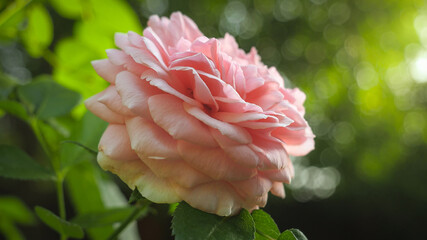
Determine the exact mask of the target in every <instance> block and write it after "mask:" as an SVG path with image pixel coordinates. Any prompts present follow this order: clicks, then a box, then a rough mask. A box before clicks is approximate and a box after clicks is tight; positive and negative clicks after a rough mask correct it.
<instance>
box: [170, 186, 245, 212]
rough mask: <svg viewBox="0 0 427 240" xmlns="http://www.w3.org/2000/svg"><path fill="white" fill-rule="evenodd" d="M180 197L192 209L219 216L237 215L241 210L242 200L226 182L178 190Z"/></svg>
mask: <svg viewBox="0 0 427 240" xmlns="http://www.w3.org/2000/svg"><path fill="white" fill-rule="evenodd" d="M176 190H177V192H178V194H179V196H180V197H182V198H183V199H184V201H186V202H187V203H188V204H190V205H191V206H192V207H194V208H197V209H201V210H203V211H205V212H208V213H213V214H217V215H219V216H230V215H234V214H236V213H237V212H238V211H239V210H240V209H241V208H242V205H241V204H240V203H241V202H242V199H241V198H240V197H239V196H238V195H237V194H236V193H235V190H234V189H233V188H232V187H231V186H230V185H229V184H227V183H226V182H223V181H215V182H211V183H207V184H203V185H200V186H197V187H195V188H191V189H187V188H176ZM212 193H215V194H212Z"/></svg>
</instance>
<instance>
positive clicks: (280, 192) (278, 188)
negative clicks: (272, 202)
mask: <svg viewBox="0 0 427 240" xmlns="http://www.w3.org/2000/svg"><path fill="white" fill-rule="evenodd" d="M270 191H271V193H272V194H274V195H275V196H278V197H280V198H285V187H284V186H283V183H281V182H273V186H272V187H271V190H270Z"/></svg>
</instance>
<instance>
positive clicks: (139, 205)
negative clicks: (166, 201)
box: [107, 201, 150, 240]
mask: <svg viewBox="0 0 427 240" xmlns="http://www.w3.org/2000/svg"><path fill="white" fill-rule="evenodd" d="M149 204H150V203H149V202H148V201H144V202H143V203H137V204H135V209H134V210H133V212H132V213H131V215H129V217H128V218H127V219H126V220H125V221H124V222H122V224H120V226H119V227H118V228H117V229H116V230H115V231H114V232H113V233H112V234H111V235H110V237H109V238H108V239H107V240H115V239H117V237H118V236H119V234H120V233H121V232H123V230H124V229H125V228H126V227H127V226H128V225H129V224H130V223H132V222H133V221H134V220H136V219H137V218H138V217H139V214H140V213H141V212H142V211H144V210H146V208H147V207H148V205H149Z"/></svg>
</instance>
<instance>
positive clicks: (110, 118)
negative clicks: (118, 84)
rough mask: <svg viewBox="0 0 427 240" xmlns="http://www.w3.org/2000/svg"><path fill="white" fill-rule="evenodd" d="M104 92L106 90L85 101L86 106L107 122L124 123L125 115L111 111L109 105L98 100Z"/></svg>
mask: <svg viewBox="0 0 427 240" xmlns="http://www.w3.org/2000/svg"><path fill="white" fill-rule="evenodd" d="M103 94H104V91H103V92H100V93H98V94H96V95H94V96H92V97H90V98H88V99H86V101H85V106H86V108H87V109H89V111H91V112H92V113H93V114H95V115H96V116H98V117H99V118H101V119H102V120H104V121H106V122H109V123H113V124H123V123H124V117H123V116H121V115H119V114H117V113H115V112H113V111H111V110H110V109H108V108H107V106H105V105H104V104H102V103H100V102H98V99H99V98H100V97H101V96H102V95H103Z"/></svg>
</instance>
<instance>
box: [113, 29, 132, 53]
mask: <svg viewBox="0 0 427 240" xmlns="http://www.w3.org/2000/svg"><path fill="white" fill-rule="evenodd" d="M114 44H116V46H117V47H119V48H121V49H123V48H125V47H129V46H130V42H129V39H128V36H127V35H126V34H124V33H115V34H114Z"/></svg>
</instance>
